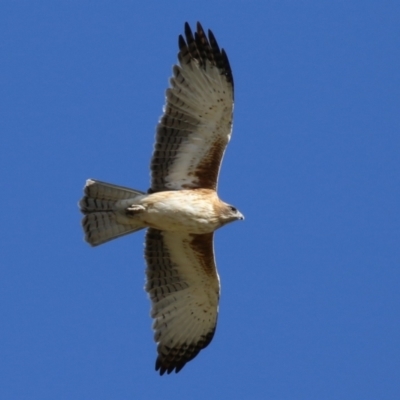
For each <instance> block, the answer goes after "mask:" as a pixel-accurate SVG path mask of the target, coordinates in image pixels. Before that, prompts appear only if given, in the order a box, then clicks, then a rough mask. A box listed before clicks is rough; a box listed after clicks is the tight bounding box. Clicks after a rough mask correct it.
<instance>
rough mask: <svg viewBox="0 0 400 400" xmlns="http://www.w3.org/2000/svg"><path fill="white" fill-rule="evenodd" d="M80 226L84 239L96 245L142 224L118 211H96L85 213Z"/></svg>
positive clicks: (140, 227)
mask: <svg viewBox="0 0 400 400" xmlns="http://www.w3.org/2000/svg"><path fill="white" fill-rule="evenodd" d="M135 223H136V225H135ZM82 227H83V230H84V232H85V240H86V241H87V242H88V243H89V244H91V245H92V246H98V245H100V244H103V243H106V242H108V241H110V240H113V239H117V238H119V237H121V236H124V235H127V234H128V233H133V232H136V231H139V230H140V229H143V228H144V225H143V224H142V223H141V222H140V221H138V222H135V221H134V220H132V219H131V218H128V217H126V216H124V215H122V214H121V213H119V212H118V211H117V212H115V211H98V212H93V213H90V214H87V215H85V217H84V218H83V220H82Z"/></svg>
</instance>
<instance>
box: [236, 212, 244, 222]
mask: <svg viewBox="0 0 400 400" xmlns="http://www.w3.org/2000/svg"><path fill="white" fill-rule="evenodd" d="M237 214H238V220H240V221H243V220H244V215H243V214H242V213H241V212H240V211H238V212H237Z"/></svg>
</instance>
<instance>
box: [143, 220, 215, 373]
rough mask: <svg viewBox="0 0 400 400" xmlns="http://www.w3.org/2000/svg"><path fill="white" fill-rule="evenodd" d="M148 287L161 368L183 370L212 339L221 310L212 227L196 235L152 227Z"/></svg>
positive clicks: (147, 255) (147, 254)
mask: <svg viewBox="0 0 400 400" xmlns="http://www.w3.org/2000/svg"><path fill="white" fill-rule="evenodd" d="M145 258H146V261H147V269H146V275H147V282H146V291H147V292H148V293H149V297H150V299H151V302H152V310H151V316H152V317H153V318H154V324H153V329H154V330H155V335H154V340H155V341H156V342H157V344H158V346H157V352H158V358H157V361H156V370H160V375H163V374H164V373H165V372H167V373H168V374H169V373H171V372H172V371H173V370H176V372H179V371H180V370H181V369H182V368H183V367H184V365H185V364H186V363H187V362H188V361H190V360H192V359H193V358H194V357H196V355H197V354H198V353H199V352H200V350H202V349H204V348H205V347H206V346H208V344H209V343H210V342H211V340H212V338H213V336H214V332H215V328H216V324H217V316H218V301H219V278H218V273H217V270H216V267H215V262H214V253H213V233H208V234H204V235H193V234H187V233H182V232H167V231H159V230H156V229H153V228H150V229H149V230H148V231H147V235H146V250H145Z"/></svg>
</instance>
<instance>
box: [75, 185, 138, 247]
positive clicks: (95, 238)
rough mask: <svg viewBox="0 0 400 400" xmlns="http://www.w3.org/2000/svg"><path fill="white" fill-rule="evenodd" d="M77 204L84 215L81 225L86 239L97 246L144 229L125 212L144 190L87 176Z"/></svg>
mask: <svg viewBox="0 0 400 400" xmlns="http://www.w3.org/2000/svg"><path fill="white" fill-rule="evenodd" d="M84 193H85V195H84V197H83V198H82V200H81V201H80V202H79V207H80V209H81V211H82V213H83V214H85V216H84V217H83V219H82V227H83V230H84V232H85V240H86V241H87V242H88V243H89V244H91V245H92V246H98V245H100V244H103V243H105V242H108V241H110V240H113V239H116V238H118V237H120V236H123V235H127V234H128V233H133V232H136V231H138V230H140V229H143V228H145V225H144V224H143V223H142V222H141V221H137V220H135V219H134V218H132V217H131V216H128V215H127V214H126V212H125V210H126V208H127V207H128V206H129V205H131V204H132V203H134V202H135V201H137V198H138V197H139V196H142V195H144V194H145V193H143V192H140V191H138V190H134V189H129V188H126V187H123V186H117V185H112V184H110V183H105V182H100V181H96V180H93V179H88V180H87V181H86V185H85V188H84Z"/></svg>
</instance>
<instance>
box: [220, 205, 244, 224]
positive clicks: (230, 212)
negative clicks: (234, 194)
mask: <svg viewBox="0 0 400 400" xmlns="http://www.w3.org/2000/svg"><path fill="white" fill-rule="evenodd" d="M221 219H222V221H223V224H224V225H225V224H228V223H229V222H233V221H237V220H244V216H243V214H242V213H241V212H240V211H239V210H238V209H237V208H236V207H234V206H231V205H230V204H227V203H224V207H223V209H222V212H221Z"/></svg>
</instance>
